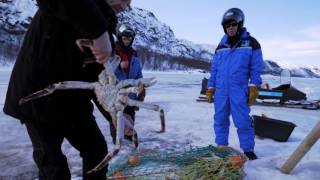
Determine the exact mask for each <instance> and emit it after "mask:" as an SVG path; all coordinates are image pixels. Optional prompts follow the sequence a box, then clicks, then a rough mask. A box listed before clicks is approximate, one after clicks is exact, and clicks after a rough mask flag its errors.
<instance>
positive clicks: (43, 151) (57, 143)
mask: <svg viewBox="0 0 320 180" xmlns="http://www.w3.org/2000/svg"><path fill="white" fill-rule="evenodd" d="M36 101H37V103H34V106H35V107H34V108H33V109H34V114H35V116H34V119H28V120H26V121H25V125H26V128H27V131H28V134H29V136H30V139H31V141H32V145H33V150H34V151H33V158H34V161H35V162H36V164H37V166H38V168H39V179H40V180H58V179H59V180H65V179H66V180H68V179H71V175H70V171H69V168H68V163H67V158H66V156H65V155H64V154H63V153H62V151H61V145H62V142H63V140H64V139H66V140H68V141H69V143H70V144H71V145H72V146H73V147H74V148H75V149H77V150H78V151H79V152H80V156H81V158H82V165H83V179H84V180H100V179H101V180H102V179H106V172H107V166H106V167H105V168H103V169H102V170H101V171H99V172H97V173H92V174H89V175H88V174H87V171H89V170H91V169H92V168H94V167H95V166H96V165H97V164H98V163H99V162H100V161H101V160H102V159H103V158H104V157H105V156H106V154H107V153H108V149H107V143H106V141H105V139H104V136H103V134H102V133H101V131H100V129H99V127H98V125H97V123H96V121H95V118H94V116H93V115H92V112H93V105H92V103H91V102H90V101H85V103H83V102H81V103H82V104H81V106H80V104H79V103H78V104H74V103H72V102H71V103H70V101H63V102H64V103H62V102H61V103H60V105H59V104H58V103H57V102H53V103H52V102H51V101H54V99H51V100H50V98H47V97H44V98H40V99H39V100H36ZM39 101H40V102H39ZM41 101H42V102H41ZM72 106H76V107H81V108H82V109H77V108H73V107H72ZM51 108H53V109H51Z"/></svg>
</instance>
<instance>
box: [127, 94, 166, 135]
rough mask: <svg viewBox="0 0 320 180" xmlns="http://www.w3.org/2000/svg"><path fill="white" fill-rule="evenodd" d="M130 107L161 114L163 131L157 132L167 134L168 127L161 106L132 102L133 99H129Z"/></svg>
mask: <svg viewBox="0 0 320 180" xmlns="http://www.w3.org/2000/svg"><path fill="white" fill-rule="evenodd" d="M128 105H129V106H137V107H139V108H144V109H149V110H153V111H159V112H160V121H161V130H160V131H157V132H158V133H163V132H165V130H166V127H165V117H164V111H163V109H162V108H161V107H160V106H158V105H155V104H148V103H145V102H141V101H136V100H132V99H128Z"/></svg>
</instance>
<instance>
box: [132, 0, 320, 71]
mask: <svg viewBox="0 0 320 180" xmlns="http://www.w3.org/2000/svg"><path fill="white" fill-rule="evenodd" d="M132 6H134V7H139V8H142V9H146V10H149V11H151V12H153V13H154V14H155V16H156V17H157V18H158V19H159V20H160V21H162V22H164V23H166V24H167V25H169V26H170V27H171V28H172V30H173V31H174V33H175V35H176V37H178V38H181V39H187V40H190V41H193V42H195V43H204V44H218V43H219V41H220V39H221V37H222V36H223V34H224V32H223V29H222V27H221V24H220V23H221V18H222V15H223V13H224V12H225V11H226V10H227V9H229V8H232V7H238V8H240V9H242V10H243V11H244V13H245V18H246V19H245V26H246V27H247V30H248V31H249V32H250V33H251V35H252V36H254V37H255V38H256V39H257V40H258V41H259V42H260V44H261V46H262V50H263V54H264V59H271V60H275V61H277V62H279V63H280V64H282V65H288V66H294V65H299V66H300V65H315V66H318V67H320V13H319V10H320V1H315V0H259V1H255V0H241V1H239V0H223V1H216V0H133V1H132Z"/></svg>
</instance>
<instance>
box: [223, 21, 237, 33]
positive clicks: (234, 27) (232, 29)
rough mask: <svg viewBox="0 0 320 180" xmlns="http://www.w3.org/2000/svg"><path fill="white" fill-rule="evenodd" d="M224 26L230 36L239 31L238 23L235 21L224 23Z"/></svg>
mask: <svg viewBox="0 0 320 180" xmlns="http://www.w3.org/2000/svg"><path fill="white" fill-rule="evenodd" d="M224 28H225V29H226V32H227V34H228V36H229V37H233V36H235V35H236V34H237V32H238V23H237V22H235V21H232V22H230V23H227V24H226V25H224Z"/></svg>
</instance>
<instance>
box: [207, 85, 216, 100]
mask: <svg viewBox="0 0 320 180" xmlns="http://www.w3.org/2000/svg"><path fill="white" fill-rule="evenodd" d="M214 91H215V89H214V88H208V89H207V91H206V96H207V98H208V103H212V101H213V97H212V96H213V94H214Z"/></svg>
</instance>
